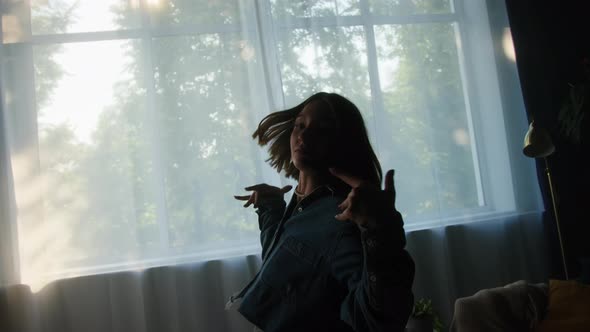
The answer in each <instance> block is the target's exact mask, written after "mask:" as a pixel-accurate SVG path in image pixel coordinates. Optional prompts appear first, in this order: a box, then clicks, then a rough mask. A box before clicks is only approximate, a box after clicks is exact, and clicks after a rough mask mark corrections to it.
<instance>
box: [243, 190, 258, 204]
mask: <svg viewBox="0 0 590 332" xmlns="http://www.w3.org/2000/svg"><path fill="white" fill-rule="evenodd" d="M257 197H258V193H257V192H256V191H255V192H253V193H252V195H250V198H249V199H248V201H247V202H246V204H244V207H248V206H250V205H252V204H254V207H256V202H257Z"/></svg>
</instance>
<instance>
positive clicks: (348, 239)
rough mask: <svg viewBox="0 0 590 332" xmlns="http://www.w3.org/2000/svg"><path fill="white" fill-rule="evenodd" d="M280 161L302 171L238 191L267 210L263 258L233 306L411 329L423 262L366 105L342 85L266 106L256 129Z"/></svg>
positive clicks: (351, 327) (318, 320)
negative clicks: (409, 242)
mask: <svg viewBox="0 0 590 332" xmlns="http://www.w3.org/2000/svg"><path fill="white" fill-rule="evenodd" d="M253 137H254V138H257V139H258V142H259V144H260V145H262V146H264V145H267V144H269V145H270V147H269V152H270V158H269V161H270V163H271V165H272V166H273V167H274V168H276V169H277V171H279V172H280V171H283V170H284V171H285V174H286V176H288V177H291V178H294V179H296V180H297V187H296V188H295V194H294V195H293V196H292V198H291V200H290V203H289V204H288V205H287V204H286V203H285V201H284V200H283V195H284V194H285V193H287V192H288V191H290V190H291V186H285V187H283V188H277V187H273V186H270V185H267V184H259V185H255V186H251V187H247V188H246V190H248V191H251V194H250V195H245V196H235V198H236V199H238V200H243V201H246V203H245V205H244V206H245V207H248V206H250V205H253V206H254V208H256V209H257V210H256V212H257V214H258V216H259V226H260V232H261V233H260V239H261V243H262V260H263V263H262V267H261V269H260V271H259V272H258V274H257V275H256V277H255V278H254V279H253V280H252V281H251V282H250V283H249V284H248V285H247V286H246V287H245V288H244V289H243V290H242V291H241V292H239V293H237V294H236V295H234V296H232V297H231V299H230V302H228V306H230V307H231V306H237V305H239V308H238V311H239V312H240V313H241V314H242V315H243V316H244V317H245V318H246V319H248V320H249V321H251V322H252V323H253V324H254V325H256V326H257V327H258V328H260V329H262V330H264V331H266V332H274V331H281V332H283V331H330V332H333V331H403V330H404V327H405V324H406V322H407V319H408V317H409V315H410V313H411V310H412V305H413V294H412V291H411V287H412V282H413V279H414V263H413V261H412V259H411V257H410V256H409V254H408V253H407V252H406V251H405V250H404V247H405V234H404V230H403V221H402V218H401V215H400V214H399V213H398V212H397V211H396V209H395V205H394V202H395V190H394V186H393V170H390V171H389V172H387V175H386V176H385V189H384V190H381V178H382V173H381V166H380V164H379V161H378V160H377V157H376V156H375V153H374V152H373V149H372V148H371V144H370V142H369V138H368V136H367V131H366V128H365V125H364V122H363V119H362V116H361V114H360V112H359V110H358V108H357V107H356V106H355V105H354V104H353V103H352V102H350V101H349V100H347V99H346V98H344V97H342V96H340V95H338V94H334V93H324V92H320V93H317V94H315V95H313V96H311V97H310V98H308V99H307V100H305V101H304V102H303V103H301V104H299V105H297V106H295V107H293V108H291V109H288V110H284V111H280V112H276V113H272V114H270V115H268V116H266V117H265V118H264V119H263V120H262V121H261V122H260V124H259V126H258V129H257V130H256V131H255V132H254V135H253Z"/></svg>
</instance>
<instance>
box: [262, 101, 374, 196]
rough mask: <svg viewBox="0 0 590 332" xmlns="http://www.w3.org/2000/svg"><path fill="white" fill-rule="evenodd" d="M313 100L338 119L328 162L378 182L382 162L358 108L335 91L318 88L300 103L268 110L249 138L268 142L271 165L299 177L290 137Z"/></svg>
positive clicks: (286, 174)
mask: <svg viewBox="0 0 590 332" xmlns="http://www.w3.org/2000/svg"><path fill="white" fill-rule="evenodd" d="M312 102H319V103H320V104H321V107H326V108H328V109H329V110H330V111H331V112H332V113H333V115H334V117H335V118H336V121H337V134H336V135H337V137H336V145H337V147H336V148H335V149H334V150H333V151H331V152H332V153H330V154H329V155H328V156H326V158H327V159H329V160H327V162H326V163H327V165H329V166H330V167H334V168H338V169H340V170H342V171H344V172H346V173H348V174H350V175H353V176H356V177H359V178H361V179H363V180H365V181H369V182H371V183H373V184H376V185H379V186H380V185H381V180H382V176H383V174H382V171H381V165H380V163H379V160H378V159H377V156H376V155H375V152H374V151H373V148H372V147H371V142H370V141H369V137H368V134H367V129H366V127H365V122H364V120H363V117H362V115H361V112H360V111H359V109H358V108H357V107H356V105H354V104H353V103H352V102H351V101H350V100H348V99H346V98H344V97H343V96H341V95H339V94H336V93H326V92H318V93H316V94H314V95H312V96H311V97H309V98H307V99H306V100H305V101H303V102H302V103H300V104H299V105H297V106H295V107H292V108H289V109H286V110H283V111H278V112H274V113H271V114H269V115H267V116H266V117H264V118H263V119H262V121H260V123H259V124H258V128H257V129H256V131H254V133H253V134H252V138H254V139H258V144H259V145H261V146H265V145H267V144H268V145H269V147H268V152H269V154H270V157H269V158H268V159H267V161H268V162H269V163H270V165H271V166H272V167H273V168H275V169H276V170H277V171H278V172H279V173H280V172H281V171H283V170H284V171H285V176H287V177H290V178H293V179H296V180H297V179H299V170H298V169H297V168H296V167H295V165H293V163H292V162H291V145H290V137H291V132H292V131H293V127H294V124H295V118H297V115H299V113H300V112H301V111H302V110H303V108H304V107H305V106H306V105H308V104H310V103H312Z"/></svg>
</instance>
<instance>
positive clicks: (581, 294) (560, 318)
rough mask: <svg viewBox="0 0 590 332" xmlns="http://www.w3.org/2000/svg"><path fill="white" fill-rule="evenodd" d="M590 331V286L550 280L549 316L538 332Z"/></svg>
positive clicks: (575, 282) (569, 281)
mask: <svg viewBox="0 0 590 332" xmlns="http://www.w3.org/2000/svg"><path fill="white" fill-rule="evenodd" d="M553 331H568V332H588V331H590V285H584V284H582V283H580V282H578V281H575V280H568V281H565V280H550V281H549V304H548V306H547V315H546V316H545V319H543V320H542V321H541V324H539V326H538V328H537V329H536V332H553Z"/></svg>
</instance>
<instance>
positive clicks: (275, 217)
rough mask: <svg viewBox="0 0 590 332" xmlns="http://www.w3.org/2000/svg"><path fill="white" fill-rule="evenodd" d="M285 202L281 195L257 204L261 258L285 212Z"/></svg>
mask: <svg viewBox="0 0 590 332" xmlns="http://www.w3.org/2000/svg"><path fill="white" fill-rule="evenodd" d="M285 207H286V203H285V201H284V200H283V198H282V197H277V198H273V199H268V200H266V201H265V202H264V203H263V204H261V205H259V206H258V209H257V210H256V213H257V214H258V228H259V229H260V244H261V245H262V259H263V260H264V259H266V255H267V253H268V249H269V247H270V243H271V242H272V239H273V236H274V234H275V232H276V230H277V227H278V226H279V222H280V221H281V218H282V217H283V214H284V213H285Z"/></svg>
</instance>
